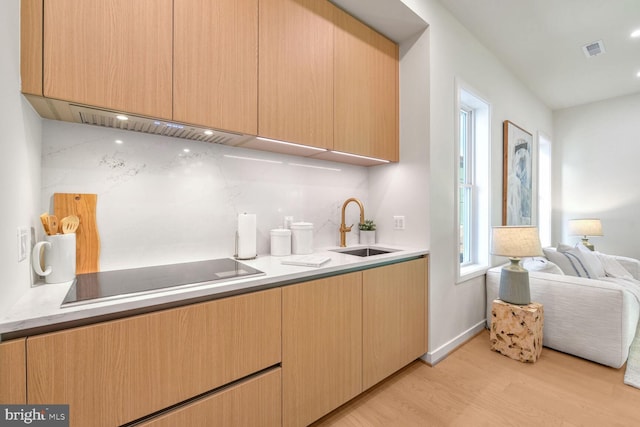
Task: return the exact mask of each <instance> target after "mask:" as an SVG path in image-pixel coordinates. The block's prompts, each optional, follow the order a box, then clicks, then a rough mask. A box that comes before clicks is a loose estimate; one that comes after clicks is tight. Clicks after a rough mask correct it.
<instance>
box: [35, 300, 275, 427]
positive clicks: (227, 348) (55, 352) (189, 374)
mask: <svg viewBox="0 0 640 427" xmlns="http://www.w3.org/2000/svg"><path fill="white" fill-rule="evenodd" d="M280 330H281V291H280V289H271V290H267V291H262V292H255V293H251V294H246V295H240V296H235V297H230V298H225V299H220V300H215V301H210V302H205V303H200V304H194V305H190V306H185V307H180V308H174V309H169V310H164V311H159V312H155V313H150V314H144V315H139V316H135V317H130V318H126V319H120V320H115V321H110V322H105V323H100V324H96V325H91V326H85V327H81V328H75V329H70V330H67V331H61V332H56V333H51V334H46V335H41V336H36V337H30V338H28V339H27V354H28V356H27V383H28V388H27V389H28V394H27V399H28V403H29V404H52V403H60V404H63V403H64V404H69V405H70V419H71V425H72V426H87V425H92V426H113V425H120V424H123V423H127V422H130V421H133V420H136V419H139V418H141V417H144V416H147V415H149V414H151V413H153V412H156V411H159V410H162V409H165V408H167V407H169V406H171V405H174V404H177V403H179V402H182V401H185V400H187V399H190V398H192V397H195V396H197V395H199V394H202V393H205V392H208V391H211V390H213V389H215V388H218V387H220V386H223V385H225V384H228V383H230V382H232V381H235V380H237V379H240V378H243V377H245V376H247V375H250V374H252V373H255V372H258V371H260V370H262V369H265V368H267V367H270V366H273V365H276V364H278V363H280V359H281V357H280V338H281V337H280V335H281V333H280Z"/></svg>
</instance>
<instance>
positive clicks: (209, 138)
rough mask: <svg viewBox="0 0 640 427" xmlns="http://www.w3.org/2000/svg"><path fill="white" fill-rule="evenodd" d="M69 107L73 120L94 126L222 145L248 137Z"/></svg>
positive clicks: (234, 143) (233, 143)
mask: <svg viewBox="0 0 640 427" xmlns="http://www.w3.org/2000/svg"><path fill="white" fill-rule="evenodd" d="M69 109H70V110H71V112H72V113H73V117H74V120H75V121H77V122H79V123H84V124H90V125H94V126H103V127H108V128H116V129H123V130H131V131H136V132H142V133H150V134H154V135H162V136H172V137H175V138H183V139H190V140H194V141H203V142H211V143H215V144H224V145H238V144H240V143H242V142H244V141H246V140H247V139H248V138H250V137H248V136H246V135H239V134H235V133H230V132H221V131H218V130H211V129H206V128H200V127H196V126H191V125H187V124H183V123H175V122H167V121H164V120H157V119H150V118H146V117H138V116H132V115H130V114H127V117H128V120H118V119H117V118H116V116H117V115H118V113H115V112H111V111H105V110H99V109H96V108H89V107H84V106H81V105H73V104H71V105H69Z"/></svg>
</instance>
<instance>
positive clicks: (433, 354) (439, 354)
mask: <svg viewBox="0 0 640 427" xmlns="http://www.w3.org/2000/svg"><path fill="white" fill-rule="evenodd" d="M486 324H487V322H486V320H482V321H481V322H478V323H476V324H475V325H474V326H472V327H471V328H469V329H467V330H466V331H464V332H463V333H461V334H460V335H458V336H457V337H455V338H454V339H452V340H451V341H449V342H447V343H446V344H444V345H442V346H440V347H439V348H437V349H435V350H434V351H430V352H428V353H427V354H425V355H424V356H422V357H421V359H422V360H424V361H425V362H427V364H428V365H431V366H433V365H435V364H436V363H438V362H440V361H442V360H443V359H444V358H445V357H447V356H448V355H449V353H451V352H452V351H453V350H455V349H456V348H458V347H460V346H461V345H462V344H464V343H465V342H467V341H469V340H470V339H471V338H473V337H475V336H476V335H477V334H478V333H479V332H480V331H482V330H483V329H485V327H486Z"/></svg>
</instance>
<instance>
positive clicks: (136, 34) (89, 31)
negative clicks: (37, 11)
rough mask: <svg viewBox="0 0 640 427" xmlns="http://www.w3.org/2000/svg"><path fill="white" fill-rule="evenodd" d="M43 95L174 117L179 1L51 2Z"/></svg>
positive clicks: (48, 1)
mask: <svg viewBox="0 0 640 427" xmlns="http://www.w3.org/2000/svg"><path fill="white" fill-rule="evenodd" d="M43 40H44V41H43V49H44V56H43V66H44V80H43V82H44V96H46V97H49V98H56V99H61V100H65V101H72V102H77V103H81V104H86V105H92V106H97V107H103V108H107V109H112V110H118V111H126V112H129V113H134V114H140V115H144V116H151V117H157V118H164V119H171V116H172V107H171V86H172V54H173V52H172V49H173V1H172V0H136V1H131V0H83V1H77V0H55V1H54V0H44V38H43Z"/></svg>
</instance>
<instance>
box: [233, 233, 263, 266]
mask: <svg viewBox="0 0 640 427" xmlns="http://www.w3.org/2000/svg"><path fill="white" fill-rule="evenodd" d="M238 239H239V234H238V231H237V230H236V250H235V254H233V257H234V258H235V259H239V260H250V259H256V258H258V254H255V255H253V256H249V257H242V258H240V256H239V255H238Z"/></svg>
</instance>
